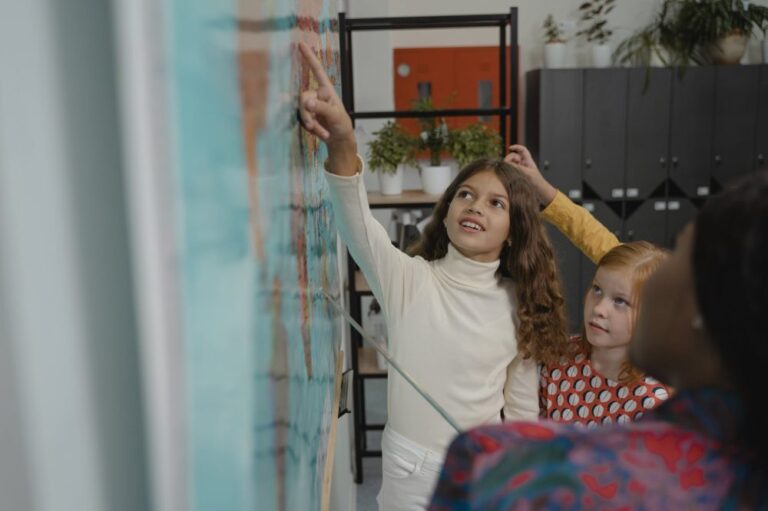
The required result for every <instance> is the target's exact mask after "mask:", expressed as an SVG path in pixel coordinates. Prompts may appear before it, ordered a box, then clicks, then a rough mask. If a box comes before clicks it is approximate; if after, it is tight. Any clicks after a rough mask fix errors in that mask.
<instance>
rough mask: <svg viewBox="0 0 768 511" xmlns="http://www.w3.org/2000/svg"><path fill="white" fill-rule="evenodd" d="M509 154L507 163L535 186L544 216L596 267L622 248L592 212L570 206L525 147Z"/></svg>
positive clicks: (514, 146)
mask: <svg viewBox="0 0 768 511" xmlns="http://www.w3.org/2000/svg"><path fill="white" fill-rule="evenodd" d="M509 151H510V152H509V154H507V156H506V157H505V158H504V159H505V160H506V161H507V162H508V163H510V164H512V165H514V166H515V167H516V168H518V169H520V171H521V172H522V173H523V174H524V175H525V176H526V177H527V178H528V180H529V181H530V183H531V184H532V185H533V187H534V189H535V190H536V193H537V194H538V196H539V202H541V204H542V205H543V206H545V208H544V210H543V211H542V212H541V215H542V216H543V217H544V219H545V220H546V221H547V222H549V223H551V224H552V225H554V226H555V227H557V229H558V230H559V231H560V232H562V233H563V234H564V235H565V236H566V237H567V238H568V239H569V240H570V241H571V243H573V244H574V245H576V247H577V248H578V249H579V250H581V252H582V253H583V254H584V255H586V256H587V257H589V258H590V259H591V260H592V262H593V263H595V264H597V262H598V261H600V259H601V258H602V257H603V256H604V255H605V254H606V253H607V252H608V251H609V250H611V249H612V248H613V247H615V246H617V245H619V244H620V242H619V239H618V238H617V237H616V236H615V235H614V234H613V233H612V232H611V231H609V230H608V229H607V228H606V227H605V226H604V225H603V224H601V223H600V222H599V221H598V220H597V219H596V218H595V217H594V216H592V215H591V214H590V213H589V211H587V210H586V209H584V208H582V207H581V206H578V205H576V204H574V203H573V202H571V200H570V199H569V198H568V197H566V196H565V195H563V194H562V193H561V192H559V191H558V190H557V188H555V187H554V186H552V185H551V184H550V183H549V181H547V180H546V179H545V178H544V176H543V175H542V174H541V171H540V170H539V167H537V166H536V162H535V161H533V157H532V156H531V153H530V152H529V151H528V149H527V148H526V147H525V146H522V145H519V144H518V145H513V146H510V147H509Z"/></svg>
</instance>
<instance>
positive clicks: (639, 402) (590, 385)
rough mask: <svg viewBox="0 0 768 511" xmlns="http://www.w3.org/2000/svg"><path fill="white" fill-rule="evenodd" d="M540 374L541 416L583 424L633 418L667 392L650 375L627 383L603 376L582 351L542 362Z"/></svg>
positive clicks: (640, 415)
mask: <svg viewBox="0 0 768 511" xmlns="http://www.w3.org/2000/svg"><path fill="white" fill-rule="evenodd" d="M540 376H541V377H540V379H539V381H540V384H541V388H540V389H539V406H540V409H541V416H542V417H543V418H547V419H552V420H555V421H558V422H573V423H576V424H580V425H583V426H587V427H595V426H598V425H600V424H611V423H613V422H618V423H626V422H631V421H635V420H637V419H639V418H640V417H642V416H643V414H644V413H646V412H647V411H648V410H651V409H653V408H656V407H657V406H658V405H659V404H661V403H662V402H664V401H666V399H667V398H668V397H669V394H670V389H669V388H668V387H667V386H665V385H664V384H662V383H660V382H659V381H658V380H655V379H654V378H651V377H650V376H646V377H645V378H643V379H642V380H638V381H635V382H632V383H627V384H622V383H619V382H617V381H614V380H611V379H609V378H606V377H605V376H603V375H602V374H600V373H599V372H597V370H595V368H594V367H593V366H592V362H591V361H590V359H589V357H588V356H586V355H584V354H579V355H576V357H575V358H574V359H573V360H568V361H565V360H563V361H562V362H560V363H559V364H552V365H549V366H547V365H542V366H541V374H540Z"/></svg>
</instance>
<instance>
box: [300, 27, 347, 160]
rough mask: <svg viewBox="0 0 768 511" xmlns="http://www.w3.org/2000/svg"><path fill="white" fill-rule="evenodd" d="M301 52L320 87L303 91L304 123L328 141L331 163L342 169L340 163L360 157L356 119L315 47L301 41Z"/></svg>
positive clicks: (301, 111) (301, 112)
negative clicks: (356, 136)
mask: <svg viewBox="0 0 768 511" xmlns="http://www.w3.org/2000/svg"><path fill="white" fill-rule="evenodd" d="M299 52H300V53H301V56H302V59H303V61H304V63H305V64H307V65H308V66H309V69H310V72H311V73H312V75H314V77H315V80H316V81H317V84H318V87H317V89H314V90H310V89H307V90H303V91H301V96H300V97H299V116H300V118H301V124H302V126H303V127H304V129H305V130H306V131H308V132H309V133H312V134H313V135H316V136H317V137H318V138H320V139H321V140H322V141H323V142H325V143H326V145H327V146H328V152H329V154H328V159H329V164H328V166H329V168H331V169H338V168H339V165H338V164H342V166H344V164H346V163H349V161H347V160H349V158H352V159H356V154H357V143H356V142H355V132H354V128H353V127H352V119H350V117H349V115H347V112H346V110H345V109H344V104H343V103H342V102H341V99H339V96H338V95H337V94H336V89H335V88H334V86H333V83H332V82H331V80H330V78H328V75H327V74H326V73H325V69H323V65H322V63H321V62H320V60H319V59H318V58H317V57H316V56H315V53H314V52H313V51H312V49H311V48H310V47H309V46H308V45H307V44H305V43H303V42H299ZM350 152H351V154H350ZM355 164H356V162H355ZM340 170H343V169H340ZM341 173H346V172H341Z"/></svg>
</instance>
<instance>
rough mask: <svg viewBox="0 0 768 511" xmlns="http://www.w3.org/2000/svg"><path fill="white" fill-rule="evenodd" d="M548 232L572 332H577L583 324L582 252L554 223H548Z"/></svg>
mask: <svg viewBox="0 0 768 511" xmlns="http://www.w3.org/2000/svg"><path fill="white" fill-rule="evenodd" d="M547 233H548V234H549V239H550V240H551V241H552V247H553V249H554V251H555V257H556V258H557V268H558V270H559V271H560V277H561V278H562V284H563V298H564V299H565V312H566V315H567V318H568V326H569V328H570V331H571V332H576V331H577V329H578V328H579V327H580V325H581V308H580V305H579V304H580V301H581V282H580V280H579V275H580V274H581V269H580V268H581V253H580V252H579V250H578V249H577V248H576V247H574V246H573V245H572V244H571V242H570V241H569V240H568V238H566V237H565V236H563V234H561V233H560V231H558V230H557V228H555V227H554V226H552V225H549V224H547Z"/></svg>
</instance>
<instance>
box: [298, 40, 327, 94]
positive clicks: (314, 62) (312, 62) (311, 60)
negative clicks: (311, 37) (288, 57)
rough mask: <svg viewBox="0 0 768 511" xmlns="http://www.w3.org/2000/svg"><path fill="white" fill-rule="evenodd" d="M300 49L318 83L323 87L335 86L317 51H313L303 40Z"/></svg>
mask: <svg viewBox="0 0 768 511" xmlns="http://www.w3.org/2000/svg"><path fill="white" fill-rule="evenodd" d="M299 51H300V52H301V55H302V57H304V62H306V63H307V64H308V65H309V69H310V70H311V71H312V74H313V75H315V79H317V83H319V84H320V86H321V87H322V86H329V87H333V84H332V83H331V80H330V78H328V75H327V74H325V69H323V64H322V63H321V62H320V60H319V59H318V58H317V57H316V56H315V52H313V51H312V49H311V48H310V47H309V46H308V45H307V44H306V43H304V42H303V41H300V42H299Z"/></svg>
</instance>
